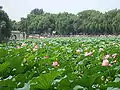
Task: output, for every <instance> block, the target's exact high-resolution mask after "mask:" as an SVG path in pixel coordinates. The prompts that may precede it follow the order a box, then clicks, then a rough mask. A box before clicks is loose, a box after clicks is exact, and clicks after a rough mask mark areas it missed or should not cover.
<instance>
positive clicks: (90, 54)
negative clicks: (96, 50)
mask: <svg viewBox="0 0 120 90" xmlns="http://www.w3.org/2000/svg"><path fill="white" fill-rule="evenodd" d="M92 54H93V52H85V56H92Z"/></svg>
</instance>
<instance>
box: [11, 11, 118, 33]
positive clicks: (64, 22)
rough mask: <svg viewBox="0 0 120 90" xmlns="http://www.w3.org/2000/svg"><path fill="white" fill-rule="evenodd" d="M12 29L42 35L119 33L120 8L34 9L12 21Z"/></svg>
mask: <svg viewBox="0 0 120 90" xmlns="http://www.w3.org/2000/svg"><path fill="white" fill-rule="evenodd" d="M12 29H13V30H19V31H24V32H26V33H27V34H33V33H37V34H40V35H42V34H49V35H52V34H57V35H78V34H84V35H108V34H111V35H119V34H120V10H119V9H113V10H110V11H108V12H105V13H102V12H99V11H96V10H84V11H82V12H79V13H78V14H72V13H68V12H63V13H58V14H53V13H46V12H44V11H43V9H33V10H32V11H31V12H30V14H28V15H27V18H21V20H20V21H19V22H16V21H12Z"/></svg>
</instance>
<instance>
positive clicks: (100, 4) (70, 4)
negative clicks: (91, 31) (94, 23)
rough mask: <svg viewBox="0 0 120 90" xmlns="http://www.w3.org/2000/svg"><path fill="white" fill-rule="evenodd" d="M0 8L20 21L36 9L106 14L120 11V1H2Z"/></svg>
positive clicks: (13, 18) (55, 11) (54, 11)
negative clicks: (89, 11) (92, 10)
mask: <svg viewBox="0 0 120 90" xmlns="http://www.w3.org/2000/svg"><path fill="white" fill-rule="evenodd" d="M0 6H3V10H5V11H6V12H7V14H8V15H9V17H10V19H12V20H20V18H21V17H26V16H27V14H29V13H30V11H31V10H33V9H34V8H39V9H40V8H43V10H44V11H45V12H51V13H59V12H64V11H66V12H70V13H75V14H76V13H78V12H80V11H83V10H88V9H94V10H99V11H101V12H105V11H108V10H111V9H115V8H118V9H120V0H0Z"/></svg>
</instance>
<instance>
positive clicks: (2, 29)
mask: <svg viewBox="0 0 120 90" xmlns="http://www.w3.org/2000/svg"><path fill="white" fill-rule="evenodd" d="M10 31H11V23H10V20H9V17H8V15H7V13H6V12H4V11H3V10H0V42H1V41H3V40H6V39H8V38H9V37H10Z"/></svg>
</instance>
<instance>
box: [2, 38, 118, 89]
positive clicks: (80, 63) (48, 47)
mask: <svg viewBox="0 0 120 90" xmlns="http://www.w3.org/2000/svg"><path fill="white" fill-rule="evenodd" d="M113 89H115V90H120V38H117V37H113V38H101V37H89V38H85V37H84V38H83V37H81V38H45V39H28V40H23V41H11V42H9V43H7V44H0V90H113Z"/></svg>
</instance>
